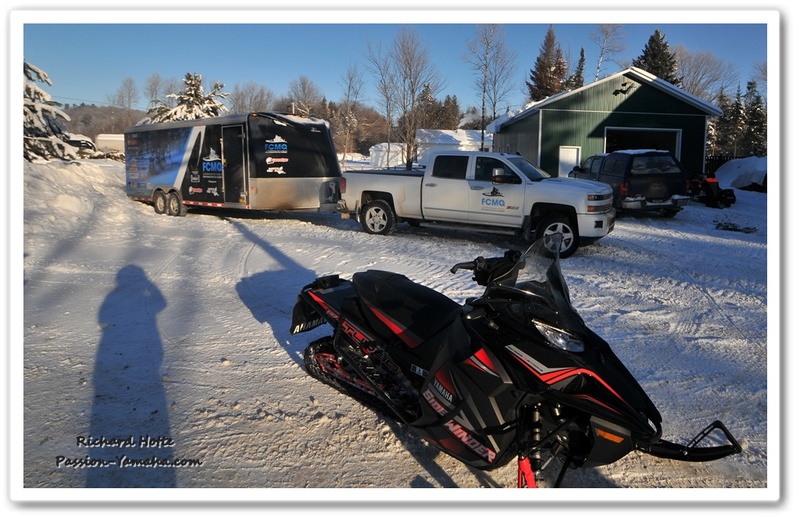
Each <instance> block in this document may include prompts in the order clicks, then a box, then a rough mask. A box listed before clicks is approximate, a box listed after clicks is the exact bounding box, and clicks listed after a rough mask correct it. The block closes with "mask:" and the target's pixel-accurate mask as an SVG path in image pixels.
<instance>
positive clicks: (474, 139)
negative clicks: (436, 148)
mask: <svg viewBox="0 0 800 521" xmlns="http://www.w3.org/2000/svg"><path fill="white" fill-rule="evenodd" d="M491 140H492V135H491V134H490V133H488V132H484V134H483V141H484V142H490V141H491ZM416 141H417V143H425V144H437V145H476V146H479V145H480V143H481V131H480V130H464V129H457V130H439V129H419V130H417V134H416Z"/></svg>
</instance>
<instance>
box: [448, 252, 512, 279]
mask: <svg viewBox="0 0 800 521" xmlns="http://www.w3.org/2000/svg"><path fill="white" fill-rule="evenodd" d="M521 256H522V254H521V253H520V251H519V250H508V251H506V252H505V254H504V255H503V256H502V257H492V258H489V259H487V258H484V257H476V258H475V260H473V261H470V262H461V263H458V264H456V265H455V266H453V267H452V268H450V273H456V272H457V271H458V270H470V271H472V273H473V275H474V276H473V280H474V281H475V282H477V283H478V284H479V285H481V286H488V285H489V284H491V283H492V282H493V281H496V280H499V277H500V276H504V277H505V278H508V274H509V272H510V270H511V269H512V268H513V267H514V266H515V265H516V264H517V262H519V260H520V258H521Z"/></svg>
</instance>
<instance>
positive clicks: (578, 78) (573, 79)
mask: <svg viewBox="0 0 800 521" xmlns="http://www.w3.org/2000/svg"><path fill="white" fill-rule="evenodd" d="M585 66H586V52H585V51H584V50H583V47H581V56H580V58H578V65H577V66H576V67H575V72H573V73H572V74H571V75H570V77H569V78H567V81H566V83H565V84H564V87H565V88H566V89H567V90H575V89H579V88H581V87H583V82H584V79H583V69H584V67H585Z"/></svg>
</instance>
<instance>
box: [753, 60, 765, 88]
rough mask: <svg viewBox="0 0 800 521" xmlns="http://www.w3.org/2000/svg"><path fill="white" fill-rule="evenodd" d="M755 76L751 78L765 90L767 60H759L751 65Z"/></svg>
mask: <svg viewBox="0 0 800 521" xmlns="http://www.w3.org/2000/svg"><path fill="white" fill-rule="evenodd" d="M753 71H754V72H755V77H754V78H753V79H754V80H755V81H756V82H757V83H758V85H759V87H760V88H761V89H764V91H766V90H767V62H759V63H756V64H755V65H753Z"/></svg>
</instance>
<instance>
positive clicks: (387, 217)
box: [361, 199, 397, 235]
mask: <svg viewBox="0 0 800 521" xmlns="http://www.w3.org/2000/svg"><path fill="white" fill-rule="evenodd" d="M361 227H362V228H364V231H365V232H367V233H371V234H375V235H390V234H392V233H394V231H395V229H396V228H397V217H396V216H395V214H394V210H392V207H391V206H390V205H389V203H387V202H386V201H384V200H382V199H373V200H372V201H370V202H368V203H366V204H364V207H363V208H362V209H361Z"/></svg>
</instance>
